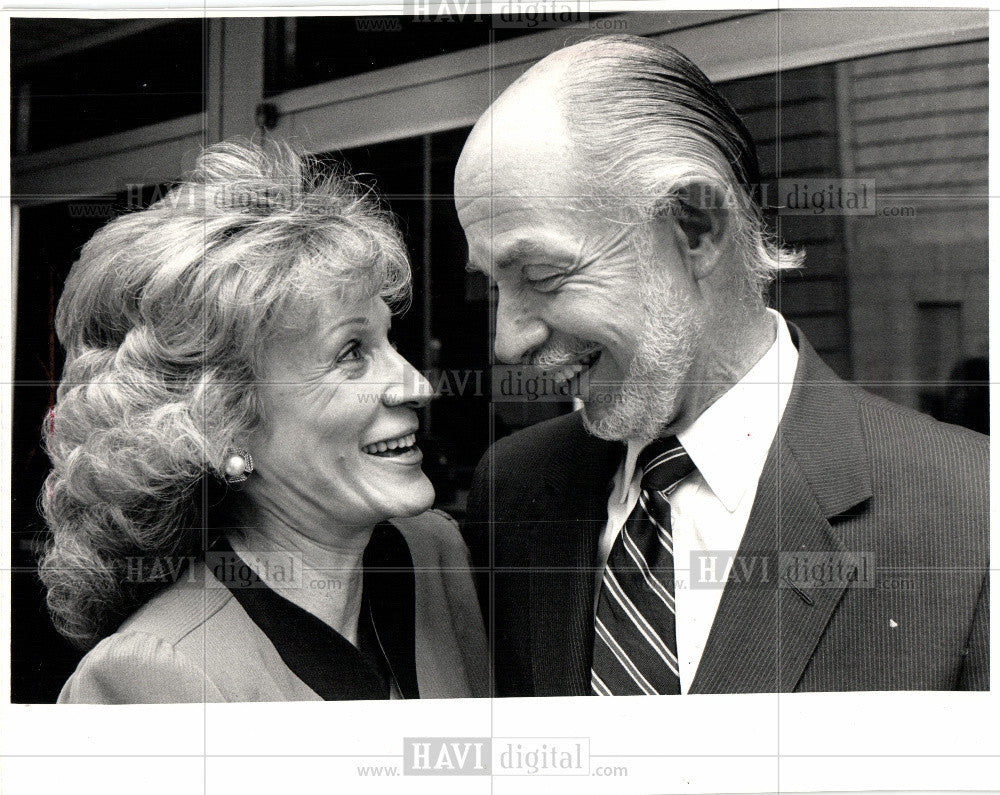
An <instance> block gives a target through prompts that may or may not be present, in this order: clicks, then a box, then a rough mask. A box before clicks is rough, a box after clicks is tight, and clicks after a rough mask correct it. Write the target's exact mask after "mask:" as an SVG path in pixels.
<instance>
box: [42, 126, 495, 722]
mask: <svg viewBox="0 0 1000 795" xmlns="http://www.w3.org/2000/svg"><path fill="white" fill-rule="evenodd" d="M409 290H410V271H409V264H408V262H407V259H406V255H405V249H404V248H403V246H402V243H401V241H400V237H399V234H398V232H397V230H396V229H395V226H394V225H393V223H392V221H391V219H390V218H389V217H388V216H386V215H385V214H384V213H382V212H381V210H380V209H379V207H378V205H377V204H376V203H375V202H374V200H373V199H371V198H370V196H369V195H368V194H362V193H361V191H359V190H357V189H356V188H355V186H354V183H353V182H352V181H351V180H350V179H349V178H347V177H342V176H325V177H323V176H320V175H319V173H318V169H316V168H314V167H313V166H312V165H311V164H310V163H309V162H308V161H306V160H304V159H302V158H300V157H299V156H298V155H297V154H296V153H295V152H294V151H292V150H291V149H290V148H288V147H287V146H284V145H279V144H272V145H270V146H269V147H268V148H262V147H259V146H256V145H253V144H249V143H224V144H219V145H217V146H214V147H211V148H209V149H207V150H206V151H205V152H204V153H203V154H202V156H201V157H200V159H199V161H198V165H197V167H196V169H195V171H194V173H193V174H192V175H191V176H190V177H189V179H188V180H187V181H185V182H183V183H181V184H180V185H179V186H177V187H176V188H175V189H174V190H173V191H172V192H171V193H170V194H168V195H167V196H166V197H165V198H164V199H162V200H161V201H160V202H158V203H157V204H155V205H153V206H152V207H151V208H150V209H148V210H145V211H143V212H138V213H133V214H131V215H128V216H125V217H123V218H120V219H118V220H116V221H114V222H112V223H110V224H108V225H107V226H106V227H104V228H103V229H102V230H101V231H100V232H98V234H97V235H95V236H94V238H93V239H92V240H91V241H90V242H89V243H88V244H87V245H86V246H85V247H84V249H83V251H82V254H81V256H80V259H79V261H78V262H77V263H76V265H75V266H74V267H73V270H72V272H71V274H70V277H69V279H68V281H67V284H66V289H65V292H64V294H63V298H62V300H61V302H60V305H59V309H58V315H57V329H58V333H59V339H60V340H61V342H62V343H63V345H64V346H65V347H66V351H67V358H66V366H65V370H64V373H63V380H62V383H61V385H60V387H59V394H58V402H57V405H56V407H55V409H54V410H53V412H52V413H51V414H50V417H49V419H48V421H47V423H46V435H45V441H46V446H47V449H48V452H49V455H50V457H51V459H52V463H53V470H52V473H51V474H50V476H49V478H48V480H47V481H46V484H45V488H44V490H43V493H42V504H43V509H44V513H45V518H46V521H47V522H48V525H49V528H50V531H51V532H50V537H49V540H48V544H47V547H46V550H45V554H44V557H43V559H42V562H41V576H42V578H43V580H44V582H45V584H46V586H47V588H48V603H49V609H50V612H51V614H52V616H53V620H54V621H55V623H56V625H57V627H58V628H59V629H60V631H61V632H62V633H63V634H64V635H66V636H67V637H68V638H70V639H72V640H73V641H75V642H77V643H78V644H80V645H81V646H84V647H85V648H90V651H89V653H88V654H87V656H86V657H85V658H84V659H83V661H82V662H81V663H80V666H79V667H78V668H77V670H76V672H75V673H74V674H73V676H72V677H70V679H69V681H68V682H67V683H66V686H65V687H64V688H63V691H62V694H61V696H60V701H62V702H84V703H140V702H141V703H156V702H160V703H163V702H183V701H202V700H205V701H290V700H318V699H326V700H331V699H361V698H410V697H424V698H426V697H459V696H476V695H485V694H486V693H487V690H488V688H487V674H486V664H485V659H486V657H485V640H484V634H483V627H482V620H481V618H480V616H479V612H478V607H477V602H476V597H475V594H474V591H473V586H472V580H471V576H470V574H469V570H468V563H467V551H466V549H465V547H464V545H463V543H462V541H461V539H460V537H459V535H458V532H457V529H456V527H455V524H454V522H453V521H451V519H450V518H449V517H447V516H446V515H444V514H442V513H440V512H434V511H430V510H428V509H429V508H430V506H431V504H432V503H433V500H434V488H433V486H432V485H431V483H430V481H429V480H428V479H427V477H426V476H425V475H424V474H423V472H422V471H421V469H420V462H421V453H420V450H419V448H418V447H417V446H416V444H415V442H416V436H415V434H416V432H417V428H418V421H417V413H416V409H417V408H419V407H421V406H423V405H424V404H425V403H426V402H427V400H429V399H430V396H431V395H430V392H431V389H430V385H429V384H428V383H427V381H426V380H425V379H424V378H423V377H422V376H421V375H420V374H419V373H418V372H417V371H416V370H415V369H414V368H413V367H412V366H411V365H410V364H409V362H407V361H406V360H405V359H404V358H402V356H400V355H399V354H398V353H397V352H396V350H395V348H394V347H393V346H392V345H391V344H390V343H389V340H388V332H389V326H390V318H391V314H392V308H393V307H398V306H400V305H402V304H405V302H406V301H407V300H408V298H409Z"/></svg>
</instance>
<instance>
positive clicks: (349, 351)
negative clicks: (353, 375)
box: [337, 340, 361, 364]
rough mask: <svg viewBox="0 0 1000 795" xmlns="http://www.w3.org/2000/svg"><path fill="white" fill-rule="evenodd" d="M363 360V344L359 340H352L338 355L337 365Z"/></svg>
mask: <svg viewBox="0 0 1000 795" xmlns="http://www.w3.org/2000/svg"><path fill="white" fill-rule="evenodd" d="M360 358H361V343H360V342H359V341H358V340H351V341H350V342H349V343H347V345H345V346H344V348H343V350H342V351H341V352H340V353H339V354H337V363H338V364H340V363H341V362H356V361H358V360H359V359H360Z"/></svg>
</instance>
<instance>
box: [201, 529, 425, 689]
mask: <svg viewBox="0 0 1000 795" xmlns="http://www.w3.org/2000/svg"><path fill="white" fill-rule="evenodd" d="M207 563H208V567H209V569H211V570H212V572H213V574H214V575H215V576H216V578H217V579H219V580H220V581H221V582H222V583H223V584H224V585H225V586H226V587H227V588H229V590H230V591H231V592H232V594H233V596H234V597H235V599H236V600H237V601H238V602H239V603H240V605H241V606H242V607H243V609H244V610H245V611H246V612H247V615H248V616H250V619H251V620H252V621H253V622H254V624H256V625H257V626H258V627H259V628H260V630H261V631H262V632H263V633H264V634H265V635H266V636H267V639H268V640H270V641H271V643H272V644H274V648H275V649H276V650H277V651H278V654H279V656H280V657H281V659H282V660H283V661H284V663H285V664H286V665H287V666H288V667H289V669H290V670H291V671H292V673H294V674H295V675H296V676H297V677H298V678H299V679H301V680H302V681H303V682H304V683H305V684H306V685H308V686H309V687H310V688H311V689H312V690H314V691H315V692H316V693H317V694H318V695H320V696H321V697H322V698H323V700H324V701H341V700H361V699H384V698H388V697H389V683H390V681H392V680H393V679H394V680H395V682H396V686H397V687H398V688H399V691H400V693H401V694H402V695H403V697H404V698H419V695H420V694H419V689H418V686H417V672H416V659H415V639H414V632H415V630H414V627H415V623H416V621H415V578H414V574H413V560H412V558H411V557H410V550H409V547H408V546H407V544H406V540H405V539H404V538H403V536H402V534H401V533H400V532H399V530H398V529H396V528H395V527H394V526H393V525H391V524H389V523H388V522H383V523H382V524H380V525H378V526H377V527H376V528H375V530H374V532H373V533H372V538H371V541H369V543H368V546H367V547H366V548H365V552H364V559H363V565H364V573H363V591H362V600H361V615H360V617H359V620H358V639H359V646H360V648H357V647H355V646H354V645H353V644H351V642H350V641H348V640H347V639H346V638H345V637H344V636H343V635H341V634H340V633H339V632H337V631H336V630H334V629H333V628H332V627H330V626H328V625H327V624H325V623H324V622H323V621H321V620H320V619H318V618H317V617H316V616H314V615H312V614H311V613H309V612H308V611H306V610H303V609H302V608H301V607H299V606H298V605H296V604H294V603H292V602H290V601H288V600H287V599H285V598H284V597H283V596H281V595H280V594H278V593H277V592H276V591H274V590H272V589H271V588H269V587H267V586H266V585H265V584H264V583H263V582H262V581H261V579H260V578H259V577H257V575H256V574H253V573H252V572H250V571H249V567H248V566H246V564H245V562H244V561H243V560H242V559H241V558H240V557H239V556H238V555H237V554H236V553H235V552H234V551H233V549H232V547H231V546H230V545H229V542H228V541H226V539H225V538H224V537H223V538H221V539H220V540H219V541H217V542H216V543H215V544H213V545H212V551H211V553H210V558H209V560H208V561H207ZM219 564H222V566H221V567H220V565H219ZM234 569H237V570H242V574H241V575H240V576H239V578H238V579H237V578H234V577H232V576H225V574H224V573H225V572H231V571H233V570H234ZM220 573H223V576H220ZM247 575H248V576H247Z"/></svg>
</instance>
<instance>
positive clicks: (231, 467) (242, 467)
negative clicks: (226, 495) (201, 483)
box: [223, 447, 253, 483]
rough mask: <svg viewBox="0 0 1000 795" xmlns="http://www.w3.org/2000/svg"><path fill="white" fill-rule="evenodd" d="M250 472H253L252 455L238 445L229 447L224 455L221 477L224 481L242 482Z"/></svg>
mask: <svg viewBox="0 0 1000 795" xmlns="http://www.w3.org/2000/svg"><path fill="white" fill-rule="evenodd" d="M251 472H253V457H252V456H251V455H250V453H249V452H247V451H246V450H244V449H242V448H240V447H234V448H233V449H231V450H230V451H229V453H228V454H227V455H226V464H225V467H224V469H223V479H224V480H225V481H226V483H242V482H243V481H244V480H246V479H247V475H249V474H250V473H251Z"/></svg>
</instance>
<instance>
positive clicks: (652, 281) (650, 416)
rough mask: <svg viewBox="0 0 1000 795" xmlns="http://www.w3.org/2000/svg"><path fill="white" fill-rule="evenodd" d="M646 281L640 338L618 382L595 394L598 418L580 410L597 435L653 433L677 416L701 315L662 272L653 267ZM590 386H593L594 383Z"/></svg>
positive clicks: (644, 435)
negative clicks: (599, 410)
mask: <svg viewBox="0 0 1000 795" xmlns="http://www.w3.org/2000/svg"><path fill="white" fill-rule="evenodd" d="M650 270H652V269H650ZM649 285H650V287H649V290H648V291H647V292H646V294H645V296H646V297H645V300H644V301H643V315H644V317H645V321H646V324H645V331H644V334H643V338H642V342H641V343H640V345H639V348H638V350H637V351H636V354H635V356H634V357H633V359H632V361H631V362H630V363H629V366H628V369H627V371H626V373H625V376H624V378H623V380H622V383H621V385H620V386H617V387H616V386H615V385H609V387H610V389H609V390H608V392H607V393H604V394H600V395H599V396H596V397H599V398H600V399H601V400H602V405H601V408H602V409H603V411H602V413H601V416H600V417H598V418H597V419H595V420H591V419H590V418H589V416H588V413H587V409H586V406H585V407H584V410H583V420H584V424H585V425H586V427H587V430H588V431H590V433H592V434H593V435H594V436H597V437H599V438H601V439H608V440H612V441H616V440H624V439H630V438H636V439H642V440H650V439H655V438H657V437H658V436H659V435H660V432H661V431H662V430H663V428H665V427H666V426H667V425H669V424H670V423H671V422H672V421H673V420H674V419H675V418H676V415H677V410H678V403H679V396H680V387H681V384H682V383H683V381H684V379H686V378H687V377H688V375H689V373H690V372H691V365H692V364H693V363H694V360H695V354H696V350H697V344H698V340H699V338H700V337H701V332H702V329H703V326H704V319H703V318H702V317H700V316H699V315H698V314H697V313H696V312H695V311H694V309H693V307H691V306H690V305H689V304H688V303H687V302H686V301H685V300H684V298H683V296H681V295H680V294H679V293H678V291H677V290H676V289H675V288H674V287H673V285H672V284H670V283H669V282H668V281H666V280H665V279H664V278H663V276H662V275H660V274H658V273H652V274H651V275H650V278H649ZM590 386H591V392H593V391H594V387H595V386H597V385H595V384H593V383H592V384H591V385H590ZM598 388H599V387H598ZM592 399H593V398H592ZM608 404H610V406H609V407H608V408H604V406H608Z"/></svg>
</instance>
